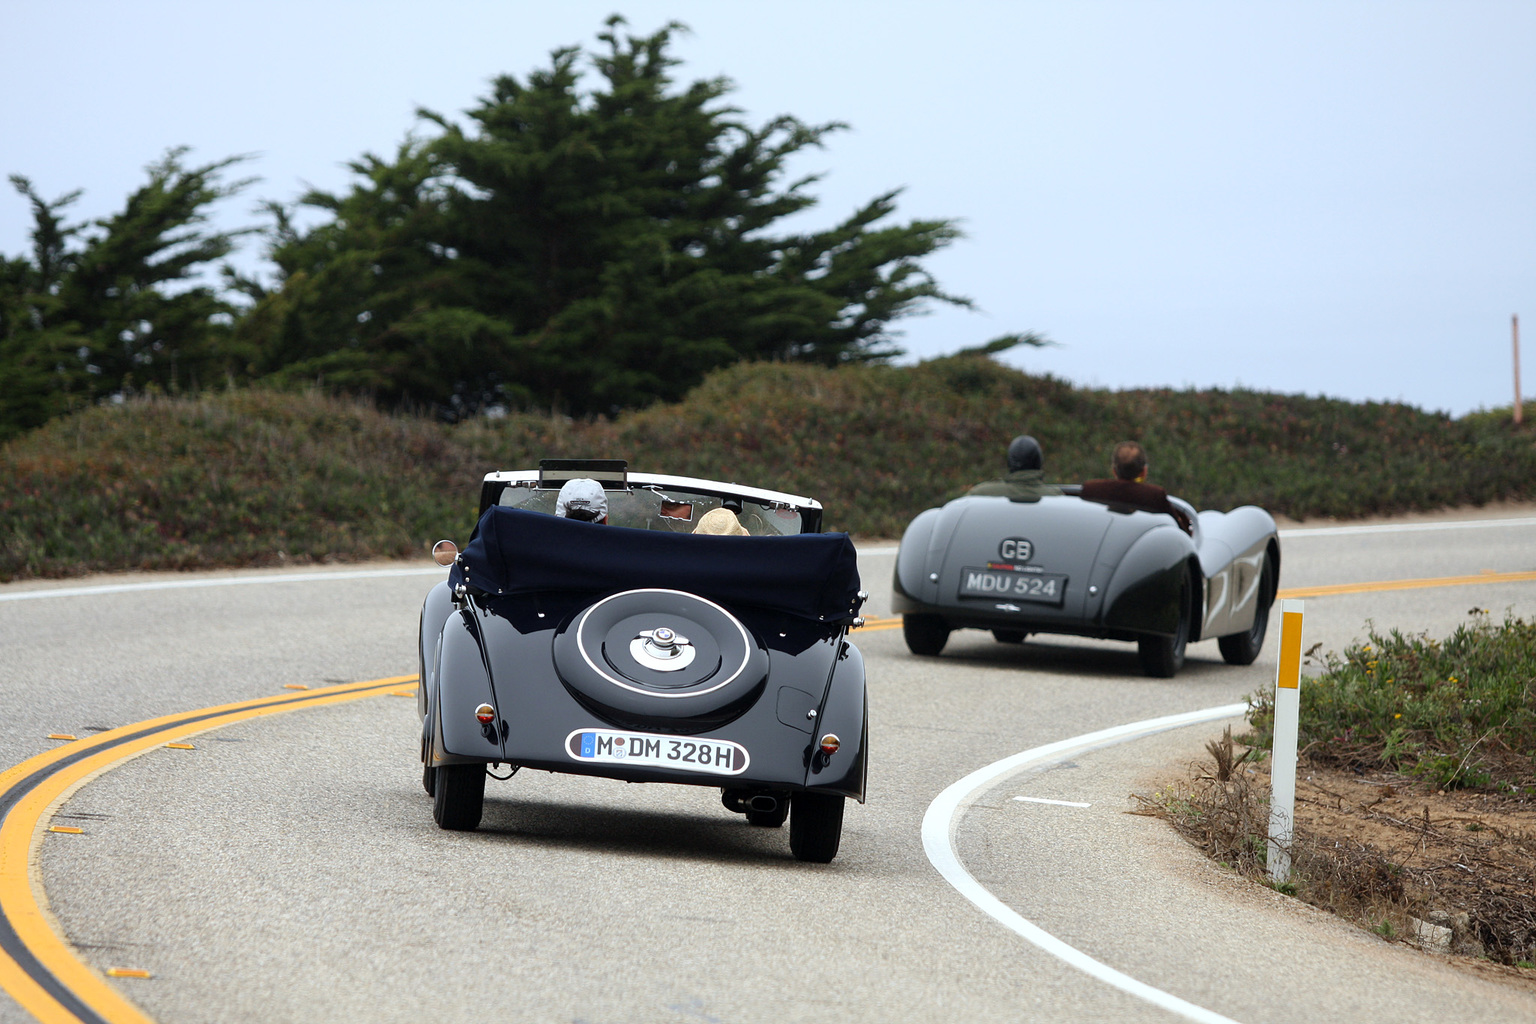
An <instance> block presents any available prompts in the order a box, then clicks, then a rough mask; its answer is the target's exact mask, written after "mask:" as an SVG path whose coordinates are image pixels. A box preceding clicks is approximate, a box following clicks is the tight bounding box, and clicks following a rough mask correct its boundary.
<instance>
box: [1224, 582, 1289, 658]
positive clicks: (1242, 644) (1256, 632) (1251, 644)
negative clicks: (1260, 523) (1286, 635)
mask: <svg viewBox="0 0 1536 1024" xmlns="http://www.w3.org/2000/svg"><path fill="white" fill-rule="evenodd" d="M1274 602H1275V568H1274V566H1273V565H1271V564H1270V561H1269V558H1268V556H1265V558H1264V568H1263V569H1262V570H1261V571H1260V574H1259V607H1258V609H1257V610H1255V611H1254V613H1253V625H1252V626H1250V627H1249V628H1248V630H1247V632H1244V633H1231V634H1229V635H1227V636H1222V637H1217V638H1216V646H1217V647H1220V648H1221V659H1222V660H1223V661H1225V662H1226V663H1227V664H1228V665H1252V664H1253V662H1254V660H1255V659H1256V658H1258V656H1259V651H1260V650H1261V649H1262V648H1263V647H1264V634H1265V633H1267V632H1269V608H1270V605H1272V604H1274Z"/></svg>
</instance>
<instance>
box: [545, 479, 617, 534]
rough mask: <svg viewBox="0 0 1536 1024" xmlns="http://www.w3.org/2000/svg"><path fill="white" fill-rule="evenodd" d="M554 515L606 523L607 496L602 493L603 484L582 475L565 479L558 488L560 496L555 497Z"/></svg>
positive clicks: (601, 523)
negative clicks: (563, 484)
mask: <svg viewBox="0 0 1536 1024" xmlns="http://www.w3.org/2000/svg"><path fill="white" fill-rule="evenodd" d="M555 515H557V516H563V517H564V518H566V519H575V520H577V521H578V522H583V523H598V524H599V525H606V524H607V522H608V496H607V495H605V494H604V493H603V485H602V484H600V483H598V482H597V481H596V480H592V479H590V478H588V477H584V476H579V477H575V478H574V479H571V480H567V481H566V482H565V486H564V487H562V488H560V497H558V498H556V499H555Z"/></svg>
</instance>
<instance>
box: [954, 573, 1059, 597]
mask: <svg viewBox="0 0 1536 1024" xmlns="http://www.w3.org/2000/svg"><path fill="white" fill-rule="evenodd" d="M1066 594H1067V577H1066V576H1065V575H1063V574H1062V573H1059V572H1013V571H1011V570H1008V569H980V568H977V569H972V568H966V569H962V570H961V572H960V596H961V597H1005V598H1007V599H1008V600H1010V601H1034V602H1036V603H1038V604H1054V605H1060V604H1061V602H1062V599H1063V598H1064V597H1066Z"/></svg>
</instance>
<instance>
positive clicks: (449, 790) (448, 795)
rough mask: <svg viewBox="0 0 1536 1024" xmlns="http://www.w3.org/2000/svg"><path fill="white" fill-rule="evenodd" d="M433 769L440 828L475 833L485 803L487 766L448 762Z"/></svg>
mask: <svg viewBox="0 0 1536 1024" xmlns="http://www.w3.org/2000/svg"><path fill="white" fill-rule="evenodd" d="M432 771H433V774H434V776H435V779H434V782H433V785H432V818H433V820H434V821H436V822H437V825H438V827H439V828H445V829H450V830H452V831H454V832H473V831H474V830H475V829H476V828H477V827H478V826H479V824H480V813H481V811H482V809H483V808H484V806H485V765H483V764H445V765H443V766H441V767H439V768H434V769H433V770H432Z"/></svg>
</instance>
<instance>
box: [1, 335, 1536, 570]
mask: <svg viewBox="0 0 1536 1024" xmlns="http://www.w3.org/2000/svg"><path fill="white" fill-rule="evenodd" d="M1026 432H1027V433H1030V434H1033V435H1034V436H1035V437H1037V438H1039V439H1040V442H1041V444H1042V446H1043V447H1044V450H1045V466H1046V472H1047V475H1048V476H1049V477H1051V478H1053V479H1057V480H1063V481H1080V480H1084V479H1091V478H1095V477H1102V476H1104V475H1105V474H1106V473H1107V471H1108V462H1109V456H1110V451H1111V450H1112V448H1113V446H1114V444H1115V443H1116V442H1117V441H1120V440H1124V439H1126V438H1135V439H1138V440H1140V441H1141V442H1142V443H1143V444H1145V445H1146V447H1147V449H1148V451H1149V452H1150V455H1151V464H1152V480H1153V481H1154V482H1156V483H1160V484H1162V485H1163V486H1165V487H1167V488H1168V489H1169V490H1170V491H1172V492H1173V493H1175V494H1179V495H1182V496H1183V497H1185V498H1186V499H1188V500H1189V501H1190V502H1192V503H1193V504H1195V505H1196V506H1197V507H1200V508H1217V509H1225V508H1231V507H1233V506H1235V505H1240V504H1250V503H1251V504H1256V505H1260V506H1262V507H1264V508H1266V509H1268V510H1269V511H1271V512H1272V513H1275V514H1277V515H1289V516H1291V517H1293V518H1315V517H1319V516H1334V517H1340V518H1351V517H1358V516H1366V515H1383V514H1390V513H1398V512H1409V511H1422V510H1430V509H1439V508H1449V507H1458V506H1466V505H1481V504H1485V503H1488V502H1493V501H1500V500H1520V499H1531V498H1536V404H1533V406H1532V408H1531V410H1530V412H1529V414H1528V415H1527V417H1526V424H1525V426H1524V427H1523V428H1515V427H1513V426H1512V425H1511V424H1510V417H1509V416H1508V414H1507V412H1506V413H1505V414H1504V415H1502V416H1501V415H1498V414H1496V413H1479V414H1474V415H1469V416H1464V417H1461V418H1459V419H1455V418H1452V417H1450V416H1448V415H1445V414H1442V413H1432V412H1425V411H1423V410H1420V409H1417V408H1414V407H1412V406H1406V405H1400V404H1394V403H1375V402H1367V403H1351V402H1345V401H1340V400H1336V399H1327V398H1308V397H1305V396H1297V395H1277V394H1269V393H1265V392H1258V391H1241V390H1238V391H1221V390H1212V391H1193V390H1189V391H1173V390H1165V389H1163V390H1142V391H1102V390H1090V389H1082V388H1075V387H1073V386H1071V385H1069V384H1067V383H1065V382H1063V381H1060V380H1057V379H1054V378H1052V377H1046V376H1035V375H1030V374H1027V373H1023V372H1021V371H1019V370H1016V369H1011V368H1009V367H1006V366H1001V365H999V364H997V363H996V362H994V361H993V360H991V359H990V358H987V357H985V356H981V355H962V356H953V357H949V358H945V359H936V360H932V361H929V362H925V363H920V364H918V365H915V366H881V365H860V366H843V367H838V368H836V369H828V368H824V367H819V366H811V365H805V364H792V363H755V364H740V365H737V366H734V367H731V368H729V369H725V370H721V371H718V372H716V373H714V374H712V375H711V376H710V377H708V378H707V379H706V380H705V381H704V383H703V384H701V385H700V386H699V387H697V388H695V389H694V390H693V391H691V392H690V393H689V394H688V395H687V396H686V397H685V398H684V399H683V400H682V401H680V402H677V403H672V404H658V405H653V406H651V407H649V408H647V409H643V410H640V411H637V412H628V413H622V414H620V415H618V416H617V417H615V418H612V419H609V418H606V417H593V418H589V419H572V418H570V417H566V416H563V415H559V414H558V413H552V412H550V411H547V410H546V411H522V412H518V411H511V412H508V413H507V414H506V415H502V416H498V417H497V418H483V417H482V418H477V419H473V420H466V421H464V422H461V423H458V424H444V423H439V422H436V421H434V420H431V419H429V418H425V417H416V416H408V415H386V414H384V413H381V412H378V411H377V410H375V409H374V408H373V407H372V406H371V405H369V404H367V403H365V402H360V401H357V400H349V399H339V398H333V397H328V396H326V395H325V394H323V393H321V392H320V391H318V390H310V391H297V392H276V391H262V390H250V389H237V390H230V391H218V392H209V391H205V392H204V393H203V394H201V395H184V396H179V397H175V396H150V397H141V398H136V399H131V400H128V401H124V402H122V403H117V404H113V403H108V404H103V405H96V406H92V407H89V408H85V409H82V410H80V411H78V412H76V413H75V414H73V415H70V416H67V417H64V418H61V419H58V420H55V421H53V422H51V423H49V424H47V425H46V426H44V427H41V428H39V429H37V430H35V431H32V432H31V433H29V434H26V435H23V436H21V437H18V438H16V439H14V440H12V441H10V442H9V443H7V444H5V445H4V446H3V447H0V581H3V580H9V579H18V578H22V579H24V578H36V577H60V576H71V575H78V574H80V573H84V572H110V571H118V570H129V569H194V568H216V567H227V566H249V565H278V564H283V563H285V562H286V563H290V564H291V563H304V562H317V561H358V560H363V559H371V558H394V557H406V556H414V555H420V554H422V553H423V552H424V551H425V550H426V545H429V544H431V543H432V542H433V541H435V540H437V539H438V538H439V537H459V538H461V539H463V538H464V537H465V536H467V534H468V532H469V529H470V527H471V526H472V525H473V522H474V515H475V499H476V495H477V494H478V492H479V483H478V481H479V479H480V477H481V476H483V475H484V474H485V473H486V472H487V471H490V470H495V469H510V468H529V467H532V466H535V465H537V463H538V460H539V459H540V458H549V457H557V458H558V457H565V458H624V459H628V460H629V463H630V465H631V466H633V467H635V468H636V469H640V470H646V471H650V472H666V473H676V474H683V475H690V476H698V477H705V478H708V479H719V480H753V481H758V482H761V483H762V484H763V485H764V486H767V487H772V488H775V489H777V490H783V491H789V492H791V493H796V494H805V495H811V496H814V497H815V498H817V499H818V500H820V501H821V502H822V503H823V504H824V505H825V506H826V509H827V517H826V525H827V528H829V529H834V530H847V531H850V532H852V533H854V534H855V535H856V536H859V537H876V538H880V537H883V538H892V537H898V536H900V534H901V531H902V529H903V527H905V526H906V524H907V522H908V521H909V520H910V519H911V518H912V517H913V516H914V515H916V514H917V513H918V512H921V511H922V510H923V509H925V508H929V507H931V506H934V505H938V504H941V503H942V502H944V501H946V500H948V499H949V498H952V497H955V496H957V495H959V494H961V493H963V492H964V491H965V490H966V488H968V487H969V486H970V485H972V484H974V483H976V482H977V481H979V480H985V479H991V478H995V477H997V476H1000V475H1001V474H1002V473H1003V470H1004V465H1003V453H1004V451H1005V449H1006V447H1007V444H1008V441H1009V440H1010V439H1011V438H1012V437H1013V436H1014V435H1016V434H1019V433H1026Z"/></svg>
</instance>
